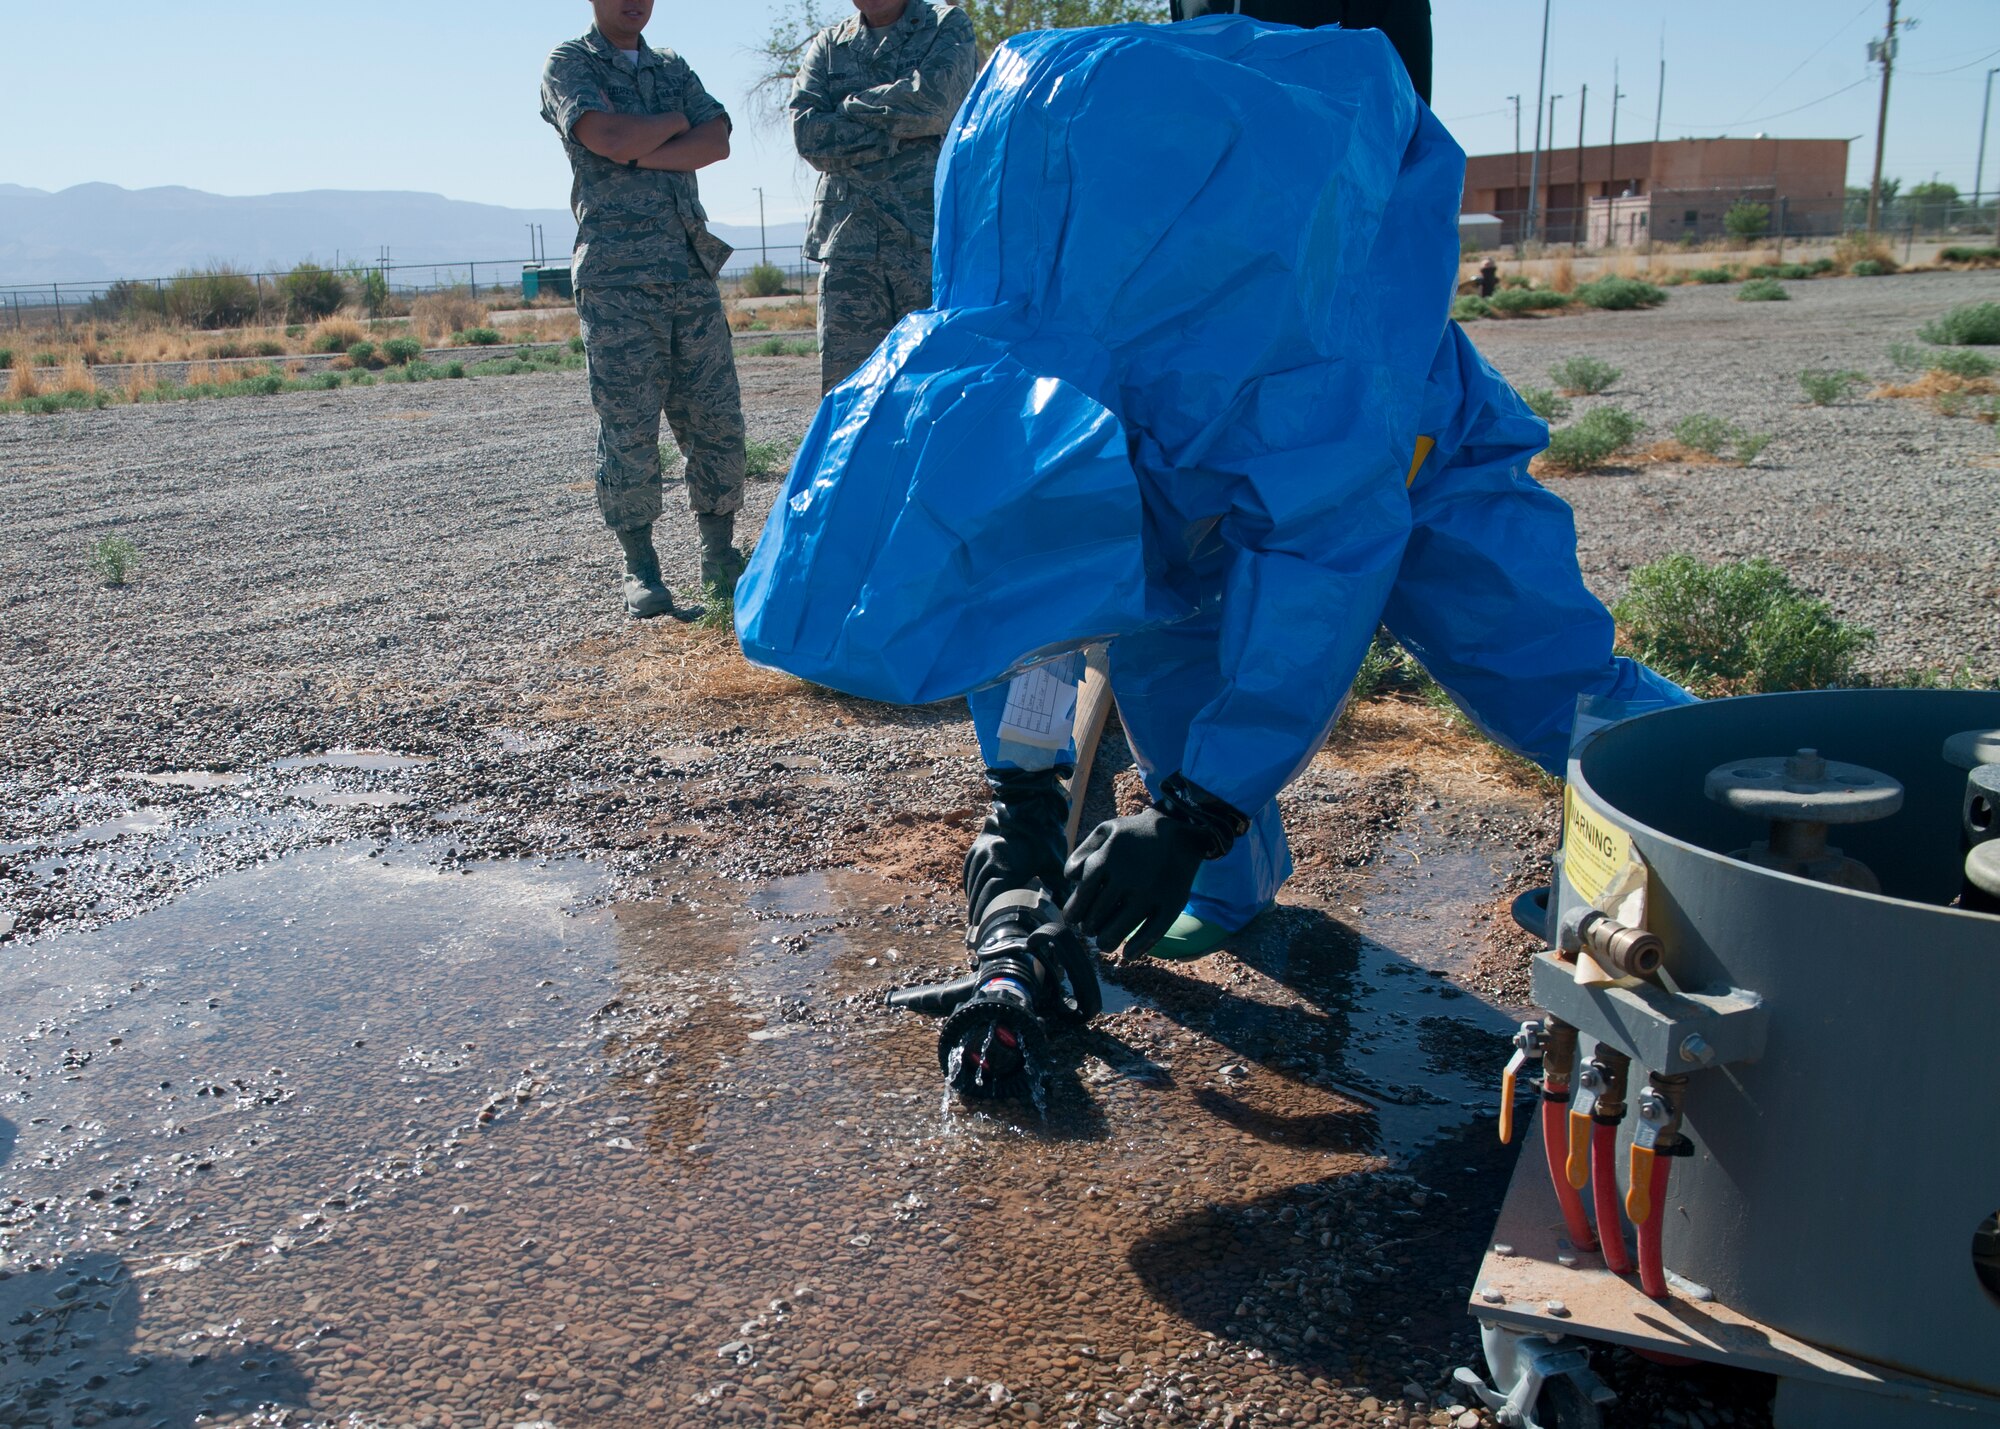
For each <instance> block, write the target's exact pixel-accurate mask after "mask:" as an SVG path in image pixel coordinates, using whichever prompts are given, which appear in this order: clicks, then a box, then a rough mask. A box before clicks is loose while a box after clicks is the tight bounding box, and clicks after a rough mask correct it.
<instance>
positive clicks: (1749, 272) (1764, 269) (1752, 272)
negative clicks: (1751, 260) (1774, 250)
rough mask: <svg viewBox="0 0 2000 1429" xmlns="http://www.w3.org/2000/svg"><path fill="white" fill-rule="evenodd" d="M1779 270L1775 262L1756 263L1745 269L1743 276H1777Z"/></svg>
mask: <svg viewBox="0 0 2000 1429" xmlns="http://www.w3.org/2000/svg"><path fill="white" fill-rule="evenodd" d="M1779 271H1780V270H1779V268H1778V265H1777V264H1776V263H1757V264H1753V265H1752V266H1751V267H1750V268H1748V269H1746V270H1745V272H1744V274H1743V276H1744V277H1746V278H1775V277H1777V276H1778V273H1779Z"/></svg>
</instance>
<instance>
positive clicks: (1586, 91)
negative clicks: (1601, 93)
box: [1569, 84, 1590, 252]
mask: <svg viewBox="0 0 2000 1429" xmlns="http://www.w3.org/2000/svg"><path fill="white" fill-rule="evenodd" d="M1582 95H1583V97H1582V98H1581V99H1579V100H1578V101H1577V106H1576V208H1575V209H1574V210H1572V212H1571V214H1570V221H1569V246H1570V249H1571V251H1572V252H1574V251H1575V250H1576V249H1579V248H1581V247H1583V231H1584V230H1585V229H1586V228H1588V227H1589V226H1590V200H1589V199H1588V198H1587V197H1585V196H1584V192H1583V120H1584V116H1585V115H1587V114H1589V113H1590V86H1589V85H1587V84H1586V85H1585V86H1584V87H1583V91H1582Z"/></svg>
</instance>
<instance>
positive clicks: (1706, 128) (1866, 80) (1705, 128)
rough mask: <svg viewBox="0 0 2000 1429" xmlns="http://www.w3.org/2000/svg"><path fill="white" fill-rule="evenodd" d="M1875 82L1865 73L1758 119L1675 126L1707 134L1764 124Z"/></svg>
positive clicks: (1679, 124)
mask: <svg viewBox="0 0 2000 1429" xmlns="http://www.w3.org/2000/svg"><path fill="white" fill-rule="evenodd" d="M1874 82H1875V76H1873V75H1872V74H1871V75H1864V76H1862V77H1861V78H1860V79H1857V80H1855V81H1854V83H1852V84H1843V85H1842V86H1841V87H1840V88H1839V89H1836V90H1835V91H1834V92H1833V93H1832V94H1822V95H1821V96H1820V97H1819V98H1818V99H1814V100H1809V101H1808V102H1806V103H1804V104H1801V105H1799V106H1798V107H1797V108H1795V109H1781V110H1779V111H1778V112H1777V113H1776V114H1765V115H1761V116H1759V117H1758V118H1756V119H1738V120H1735V121H1733V122H1731V123H1728V124H1683V123H1681V122H1680V121H1679V120H1675V121H1674V128H1676V129H1686V130H1689V131H1690V132H1692V133H1696V134H1706V133H1711V132H1713V131H1715V130H1717V129H1739V128H1741V127H1742V126H1743V125H1745V124H1763V123H1766V122H1768V121H1769V120H1772V119H1783V118H1784V117H1785V116H1787V115H1789V114H1798V113H1800V112H1802V111H1804V110H1807V109H1812V108H1815V107H1817V106H1819V105H1822V104H1824V103H1826V102H1827V101H1828V100H1829V99H1838V98H1839V97H1840V96H1841V95H1843V94H1845V93H1847V91H1848V90H1850V89H1859V88H1861V86H1862V85H1864V84H1873V83H1874Z"/></svg>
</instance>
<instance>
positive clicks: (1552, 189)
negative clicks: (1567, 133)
mask: <svg viewBox="0 0 2000 1429" xmlns="http://www.w3.org/2000/svg"><path fill="white" fill-rule="evenodd" d="M1566 97H1567V96H1565V95H1561V94H1552V95H1550V96H1549V154H1548V162H1547V165H1546V167H1545V168H1544V169H1543V172H1544V173H1546V174H1547V175H1548V194H1549V202H1548V203H1546V204H1544V205H1543V206H1542V217H1541V222H1540V224H1539V225H1537V227H1536V230H1535V236H1536V237H1538V238H1540V239H1542V240H1543V241H1544V242H1546V241H1547V240H1548V231H1549V213H1550V211H1551V210H1553V209H1554V207H1555V196H1556V103H1557V101H1559V100H1561V99H1564V98H1566ZM1535 161H1536V162H1537V163H1541V162H1542V155H1541V154H1540V152H1539V151H1538V152H1537V153H1536V154H1535ZM1536 197H1537V198H1540V197H1541V195H1540V193H1539V192H1537V194H1536Z"/></svg>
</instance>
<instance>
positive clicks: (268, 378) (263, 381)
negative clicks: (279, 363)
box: [244, 372, 285, 397]
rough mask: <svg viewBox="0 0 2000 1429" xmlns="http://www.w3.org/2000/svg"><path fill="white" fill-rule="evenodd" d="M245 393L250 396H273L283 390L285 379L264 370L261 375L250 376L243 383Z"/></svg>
mask: <svg viewBox="0 0 2000 1429" xmlns="http://www.w3.org/2000/svg"><path fill="white" fill-rule="evenodd" d="M244 387H245V388H246V391H247V395H249V396H252V397H275V396H277V395H278V394H279V393H280V392H282V391H284V390H285V379H284V378H282V377H280V376H279V375H278V374H277V373H275V372H266V373H264V374H263V375H262V376H261V377H252V378H250V379H248V380H247V381H246V382H245V383H244Z"/></svg>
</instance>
